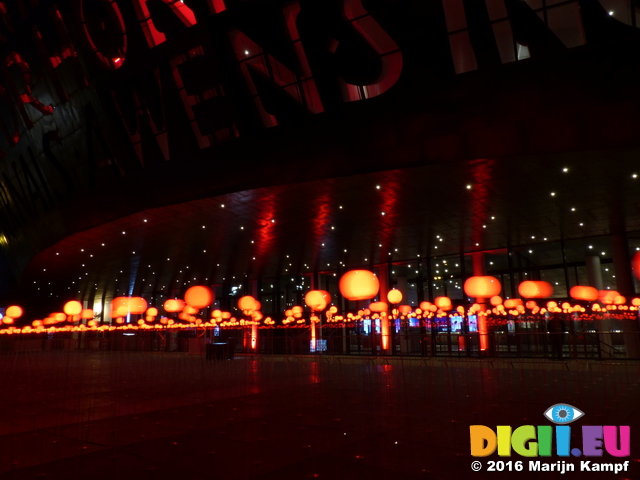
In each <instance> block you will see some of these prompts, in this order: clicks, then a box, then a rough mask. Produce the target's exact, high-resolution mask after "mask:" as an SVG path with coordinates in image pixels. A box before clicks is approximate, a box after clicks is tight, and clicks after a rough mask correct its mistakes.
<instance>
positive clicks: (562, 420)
mask: <svg viewBox="0 0 640 480" xmlns="http://www.w3.org/2000/svg"><path fill="white" fill-rule="evenodd" d="M583 415H584V412H583V411H582V410H580V409H579V408H576V407H572V406H571V405H569V404H567V403H556V404H555V405H552V406H550V407H549V408H548V409H547V411H546V412H544V416H545V417H547V419H549V420H550V421H552V422H553V423H557V424H558V425H566V424H567V423H571V422H573V421H575V420H577V419H579V418H580V417H582V416H583Z"/></svg>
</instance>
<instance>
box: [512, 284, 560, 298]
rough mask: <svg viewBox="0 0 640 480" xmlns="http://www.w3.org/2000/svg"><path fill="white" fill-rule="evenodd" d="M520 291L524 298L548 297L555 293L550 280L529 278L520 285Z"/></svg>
mask: <svg viewBox="0 0 640 480" xmlns="http://www.w3.org/2000/svg"><path fill="white" fill-rule="evenodd" d="M518 293H519V294H520V296H521V297H524V298H546V297H550V296H551V295H553V286H551V284H550V283H549V282H542V281H539V280H535V281H534V280H527V281H526V282H522V283H521V284H520V285H519V286H518Z"/></svg>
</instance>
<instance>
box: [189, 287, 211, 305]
mask: <svg viewBox="0 0 640 480" xmlns="http://www.w3.org/2000/svg"><path fill="white" fill-rule="evenodd" d="M184 301H185V302H187V305H191V306H192V307H195V308H205V307H208V306H209V305H211V304H212V303H213V290H211V289H210V288H209V287H205V286H202V285H196V286H195V287H190V288H189V289H188V290H187V291H186V292H185V294H184Z"/></svg>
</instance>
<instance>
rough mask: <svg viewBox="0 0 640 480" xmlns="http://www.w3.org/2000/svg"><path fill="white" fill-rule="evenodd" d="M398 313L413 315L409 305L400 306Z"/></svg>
mask: <svg viewBox="0 0 640 480" xmlns="http://www.w3.org/2000/svg"><path fill="white" fill-rule="evenodd" d="M398 311H399V312H400V313H401V314H402V315H409V314H410V313H411V306H409V305H400V306H399V307H398Z"/></svg>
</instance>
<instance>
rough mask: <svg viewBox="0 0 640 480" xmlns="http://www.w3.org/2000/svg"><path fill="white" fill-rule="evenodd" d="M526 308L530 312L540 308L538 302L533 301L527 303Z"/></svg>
mask: <svg viewBox="0 0 640 480" xmlns="http://www.w3.org/2000/svg"><path fill="white" fill-rule="evenodd" d="M525 306H526V307H527V308H528V309H529V310H533V309H534V308H536V307H537V306H538V304H537V303H536V302H534V301H533V300H529V301H528V302H527V303H525Z"/></svg>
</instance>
